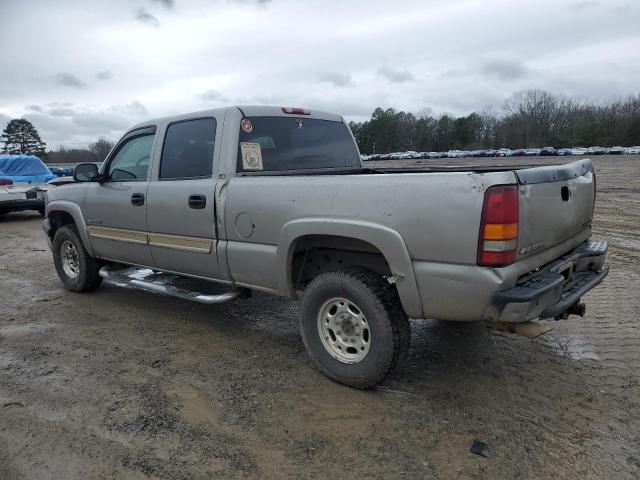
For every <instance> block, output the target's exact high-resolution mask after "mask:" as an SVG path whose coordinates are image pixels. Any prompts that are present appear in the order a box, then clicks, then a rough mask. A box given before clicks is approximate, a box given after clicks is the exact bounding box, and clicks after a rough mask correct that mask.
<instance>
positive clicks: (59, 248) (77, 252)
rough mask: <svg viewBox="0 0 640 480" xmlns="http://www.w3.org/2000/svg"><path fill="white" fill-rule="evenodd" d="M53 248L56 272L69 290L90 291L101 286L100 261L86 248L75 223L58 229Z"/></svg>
mask: <svg viewBox="0 0 640 480" xmlns="http://www.w3.org/2000/svg"><path fill="white" fill-rule="evenodd" d="M52 250H53V263H54V264H55V266H56V272H57V273H58V277H59V278H60V280H61V281H62V283H63V285H64V287H65V288H66V289H67V290H71V291H72V292H88V291H91V290H95V289H96V288H98V287H99V286H100V284H101V283H102V277H101V276H100V275H99V274H98V270H100V263H98V261H97V260H96V259H95V258H93V257H91V256H90V255H89V254H88V253H87V251H86V250H85V248H84V244H83V243H82V240H81V239H80V235H78V230H77V228H76V227H75V225H65V226H63V227H60V228H59V229H58V230H57V231H56V233H55V235H54V237H53V248H52Z"/></svg>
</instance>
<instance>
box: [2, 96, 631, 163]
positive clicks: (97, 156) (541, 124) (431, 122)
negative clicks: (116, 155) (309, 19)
mask: <svg viewBox="0 0 640 480" xmlns="http://www.w3.org/2000/svg"><path fill="white" fill-rule="evenodd" d="M349 126H350V127H351V131H352V132H353V135H354V137H355V139H356V141H357V142H358V146H359V148H360V151H361V152H362V153H390V152H402V151H407V150H416V151H446V150H451V149H461V150H476V149H487V148H496V149H497V148H502V147H506V148H530V147H544V146H553V147H556V148H560V147H577V146H583V147H589V146H601V147H613V146H618V145H620V146H634V145H638V144H640V94H636V95H635V96H630V97H628V98H621V99H617V100H612V101H609V102H606V103H595V102H593V101H591V100H581V99H576V98H571V97H566V96H562V95H554V94H552V93H549V92H546V91H543V90H521V91H517V92H515V93H513V94H512V95H511V96H510V97H509V98H508V99H507V100H506V102H505V104H504V106H503V109H502V112H501V113H496V112H493V111H491V110H484V111H481V112H473V113H471V114H469V115H466V116H460V117H456V116H454V115H449V114H444V115H440V116H433V115H431V113H430V112H429V110H424V111H422V112H421V113H419V114H417V115H416V114H413V113H409V112H403V111H397V110H395V109H393V108H387V109H386V110H384V109H382V108H380V107H378V108H376V109H375V111H374V112H373V114H372V115H371V119H370V120H367V121H364V122H350V123H349ZM0 140H1V141H2V142H3V144H4V145H3V147H2V152H4V153H11V154H20V153H30V154H33V155H37V156H39V157H40V158H42V159H43V160H44V161H47V162H50V163H80V162H102V161H103V160H104V159H105V157H106V156H107V154H108V153H109V151H110V150H111V148H112V147H113V142H111V141H110V140H108V139H106V138H103V137H100V138H98V140H97V141H96V142H94V143H92V144H91V145H89V147H88V148H73V149H67V148H65V147H64V146H61V147H60V148H59V149H58V150H55V151H53V150H48V151H47V150H46V143H45V142H44V141H43V140H42V139H41V138H40V135H39V133H38V131H37V129H36V128H35V127H34V126H33V124H31V122H29V121H28V120H26V119H13V120H11V121H10V122H9V123H8V124H7V127H6V128H5V129H4V132H3V133H2V135H1V136H0Z"/></svg>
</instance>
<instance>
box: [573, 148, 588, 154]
mask: <svg viewBox="0 0 640 480" xmlns="http://www.w3.org/2000/svg"><path fill="white" fill-rule="evenodd" d="M586 154H587V149H586V148H584V147H573V148H572V149H571V155H586Z"/></svg>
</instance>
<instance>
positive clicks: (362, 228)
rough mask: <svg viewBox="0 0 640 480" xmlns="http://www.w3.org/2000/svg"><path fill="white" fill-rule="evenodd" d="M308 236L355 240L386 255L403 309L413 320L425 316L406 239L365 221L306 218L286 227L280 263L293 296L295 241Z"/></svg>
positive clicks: (280, 244)
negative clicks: (292, 276)
mask: <svg viewBox="0 0 640 480" xmlns="http://www.w3.org/2000/svg"><path fill="white" fill-rule="evenodd" d="M306 235H332V236H338V237H346V238H353V239H357V240H362V241H365V242H368V243H370V244H371V245H373V246H374V247H376V248H377V249H378V250H379V251H380V253H382V255H383V256H384V258H385V260H386V261H387V264H388V265H389V268H390V269H391V273H392V274H393V276H394V278H395V282H396V287H397V289H398V295H399V296H400V301H401V302H402V306H403V308H404V310H405V312H406V313H407V315H409V316H410V317H421V316H422V303H421V301H420V295H419V293H418V284H417V282H416V279H415V275H414V273H413V266H412V263H411V258H410V256H409V251H408V250H407V247H406V245H405V243H404V240H403V239H402V237H401V236H400V234H399V233H398V232H396V231H395V230H393V229H391V228H389V227H385V226H384V225H379V224H377V223H373V222H367V221H363V220H342V219H333V218H303V219H297V220H292V221H291V222H288V223H286V224H285V225H284V227H283V228H282V231H281V233H280V241H279V242H278V252H277V263H278V269H279V272H278V273H279V275H278V276H279V278H280V279H281V280H280V283H281V285H280V288H281V290H282V291H284V292H287V293H288V294H289V295H290V296H293V295H295V288H294V284H293V279H292V278H291V268H290V265H291V262H292V260H293V253H294V245H295V243H296V241H297V240H298V239H299V238H301V237H304V236H306Z"/></svg>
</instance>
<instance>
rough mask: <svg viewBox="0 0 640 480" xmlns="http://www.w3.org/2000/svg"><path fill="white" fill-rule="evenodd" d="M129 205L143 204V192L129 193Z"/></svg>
mask: <svg viewBox="0 0 640 480" xmlns="http://www.w3.org/2000/svg"><path fill="white" fill-rule="evenodd" d="M131 205H136V206H139V205H144V194H143V193H132V194H131Z"/></svg>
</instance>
